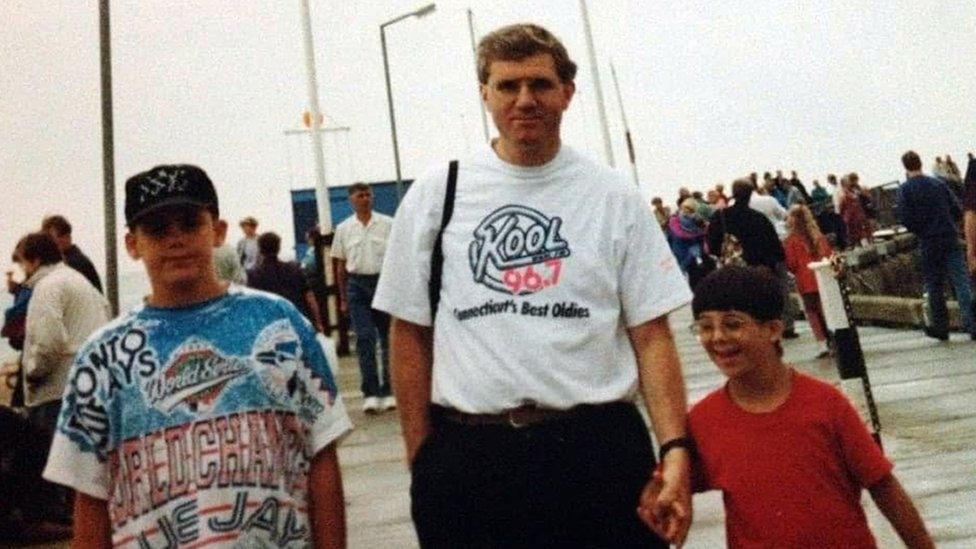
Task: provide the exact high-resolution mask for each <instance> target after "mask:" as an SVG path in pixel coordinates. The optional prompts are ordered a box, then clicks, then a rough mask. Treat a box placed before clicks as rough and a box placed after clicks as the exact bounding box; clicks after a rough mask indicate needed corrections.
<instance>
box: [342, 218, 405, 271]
mask: <svg viewBox="0 0 976 549" xmlns="http://www.w3.org/2000/svg"><path fill="white" fill-rule="evenodd" d="M391 228H393V219H392V218H391V217H390V216H388V215H383V214H381V213H378V212H373V213H372V214H371V215H370V216H369V223H368V224H366V225H363V224H362V222H360V221H359V219H358V218H357V217H356V214H353V215H351V216H349V217H348V218H347V219H346V220H345V221H343V222H342V223H339V226H338V227H336V231H335V238H334V239H333V240H332V253H331V255H332V257H334V258H337V259H343V260H345V261H346V271H347V272H350V273H355V274H362V275H372V274H379V272H380V268H381V267H382V266H383V255H384V254H385V253H386V241H387V240H389V238H390V229H391Z"/></svg>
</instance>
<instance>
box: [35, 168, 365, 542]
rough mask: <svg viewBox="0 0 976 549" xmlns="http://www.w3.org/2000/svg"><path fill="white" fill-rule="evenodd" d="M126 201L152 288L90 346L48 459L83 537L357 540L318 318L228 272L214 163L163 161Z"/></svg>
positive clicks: (342, 423) (130, 188) (78, 362)
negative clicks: (209, 167)
mask: <svg viewBox="0 0 976 549" xmlns="http://www.w3.org/2000/svg"><path fill="white" fill-rule="evenodd" d="M125 201H126V204H125V217H126V223H127V224H128V227H129V233H128V234H126V236H125V244H126V249H127V250H128V252H129V254H130V255H131V256H132V257H133V258H134V259H139V260H142V261H143V263H144V264H145V266H146V272H147V274H148V275H149V282H150V284H151V286H152V293H151V294H150V296H149V297H148V298H147V300H146V303H145V304H144V305H142V306H140V307H138V308H137V309H135V310H134V311H132V312H131V313H129V314H127V315H123V316H122V317H120V318H119V319H117V320H115V321H114V322H112V323H110V324H109V325H108V326H106V327H105V328H104V329H102V330H100V331H98V332H96V333H95V334H94V335H93V336H92V337H91V338H90V339H89V340H88V342H87V343H86V344H85V346H84V347H83V348H82V350H81V351H80V352H79V353H78V355H77V357H76V359H75V363H74V366H73V368H72V371H71V374H70V378H69V382H68V388H67V390H66V393H65V396H64V406H63V408H62V410H61V416H60V419H59V421H58V431H57V434H56V437H55V442H54V444H53V446H52V449H51V454H50V456H49V459H48V464H47V468H46V470H45V473H44V474H45V477H46V478H48V479H49V480H52V481H55V482H60V483H62V484H65V485H68V486H71V487H72V488H74V489H75V490H77V492H78V498H77V502H76V505H75V533H76V539H75V544H76V546H82V547H89V546H91V547H107V546H110V545H124V544H127V543H131V544H133V545H138V546H142V547H149V546H153V547H156V546H167V547H174V546H177V545H180V546H182V545H185V544H186V545H189V544H193V545H196V546H200V545H208V546H211V547H214V546H219V547H223V546H227V547H230V546H234V547H257V546H262V547H263V546H271V545H274V546H278V547H308V546H311V545H313V544H314V545H315V546H316V547H340V546H344V545H345V518H344V510H343V500H342V481H341V477H340V474H339V465H338V460H337V458H336V452H335V446H336V442H337V440H338V438H339V437H341V436H342V435H344V434H345V433H346V432H348V431H349V429H350V428H351V425H350V423H349V419H348V417H347V415H346V413H345V409H344V407H343V405H342V401H341V400H340V398H339V396H338V392H337V390H336V385H335V382H334V380H333V378H332V376H331V373H330V368H329V365H328V361H327V359H326V357H325V355H324V354H323V351H322V348H321V347H320V345H319V344H318V343H317V342H316V340H315V332H314V330H313V329H312V327H311V326H310V325H309V323H308V321H307V320H306V319H305V318H304V317H302V316H301V314H300V313H299V312H298V311H297V310H296V309H295V308H294V306H292V305H291V304H290V303H288V301H286V300H285V299H282V298H279V297H277V296H271V295H270V294H266V293H263V292H258V291H254V290H249V289H246V288H241V287H238V286H233V287H231V288H230V289H228V286H227V284H226V283H224V282H221V281H220V280H219V279H218V278H217V276H216V273H215V271H214V265H213V252H214V248H215V247H216V246H219V245H220V244H221V243H222V242H223V240H224V237H225V235H226V232H227V224H226V222H224V221H222V220H221V219H220V218H219V209H218V204H217V195H216V193H215V191H214V188H213V184H212V183H211V181H210V179H209V178H208V177H207V174H206V173H204V171H203V170H201V169H200V168H198V167H196V166H190V165H175V166H157V167H155V168H153V169H151V170H149V171H147V172H143V173H140V174H137V175H135V176H133V177H131V178H130V179H129V180H128V181H127V182H126V200H125Z"/></svg>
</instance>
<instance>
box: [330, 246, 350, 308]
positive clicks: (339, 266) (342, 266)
mask: <svg viewBox="0 0 976 549" xmlns="http://www.w3.org/2000/svg"><path fill="white" fill-rule="evenodd" d="M332 261H333V264H334V265H335V268H336V269H335V273H336V284H337V285H338V286H339V312H341V313H342V314H346V313H348V312H349V298H348V297H347V296H348V294H347V293H346V289H347V279H346V260H345V259H339V258H338V257H333V258H332Z"/></svg>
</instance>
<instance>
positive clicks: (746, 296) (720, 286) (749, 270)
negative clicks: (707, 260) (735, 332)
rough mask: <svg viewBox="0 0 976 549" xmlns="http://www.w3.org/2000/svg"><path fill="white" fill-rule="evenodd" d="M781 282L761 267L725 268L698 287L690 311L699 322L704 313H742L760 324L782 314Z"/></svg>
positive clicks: (702, 281) (706, 278)
mask: <svg viewBox="0 0 976 549" xmlns="http://www.w3.org/2000/svg"><path fill="white" fill-rule="evenodd" d="M783 306H784V301H783V292H782V286H781V285H780V282H779V280H777V279H776V277H774V276H773V275H772V273H771V272H770V271H769V270H768V269H765V268H762V267H737V266H729V267H722V268H721V269H718V270H717V271H714V272H712V273H711V274H709V275H708V276H706V277H705V278H703V279H702V280H701V281H700V282H699V283H698V284H697V285H696V286H695V297H694V299H692V301H691V311H692V314H693V315H694V317H695V318H696V319H697V318H698V317H699V316H700V315H701V314H702V313H704V312H705V311H739V312H742V313H745V314H747V315H749V316H751V317H752V318H755V319H756V320H758V321H767V320H776V319H778V318H780V317H781V316H782V314H783Z"/></svg>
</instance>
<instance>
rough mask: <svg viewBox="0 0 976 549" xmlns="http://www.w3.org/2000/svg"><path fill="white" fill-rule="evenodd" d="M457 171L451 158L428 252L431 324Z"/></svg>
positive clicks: (451, 212)
mask: <svg viewBox="0 0 976 549" xmlns="http://www.w3.org/2000/svg"><path fill="white" fill-rule="evenodd" d="M457 172H458V161H457V160H451V163H450V164H449V165H448V168H447V193H446V194H445V195H444V212H443V214H442V215H441V228H440V230H438V231H437V238H436V239H435V240H434V249H433V251H431V254H430V282H429V283H428V284H427V292H428V296H429V297H430V320H431V325H433V321H434V318H435V317H436V316H437V306H438V305H440V302H441V275H442V273H443V270H444V248H443V240H444V229H445V228H446V227H447V224H448V223H450V222H451V216H452V215H453V214H454V195H455V194H457Z"/></svg>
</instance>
